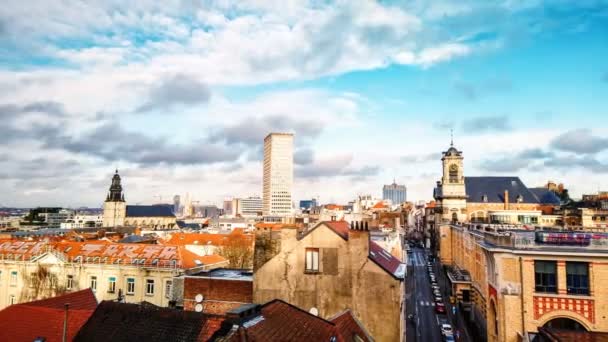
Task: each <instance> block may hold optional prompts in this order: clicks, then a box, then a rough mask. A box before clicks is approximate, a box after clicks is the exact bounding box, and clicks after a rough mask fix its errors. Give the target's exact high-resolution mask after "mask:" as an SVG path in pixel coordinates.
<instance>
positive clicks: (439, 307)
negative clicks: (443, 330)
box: [435, 303, 445, 314]
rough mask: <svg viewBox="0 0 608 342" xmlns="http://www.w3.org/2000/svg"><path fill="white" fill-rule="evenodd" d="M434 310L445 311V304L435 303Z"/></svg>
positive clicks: (439, 312)
mask: <svg viewBox="0 0 608 342" xmlns="http://www.w3.org/2000/svg"><path fill="white" fill-rule="evenodd" d="M435 312H437V313H438V314H444V313H445V305H444V304H443V303H435Z"/></svg>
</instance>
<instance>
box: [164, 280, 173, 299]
mask: <svg viewBox="0 0 608 342" xmlns="http://www.w3.org/2000/svg"><path fill="white" fill-rule="evenodd" d="M172 295H173V281H171V280H167V281H166V282H165V298H171V297H172Z"/></svg>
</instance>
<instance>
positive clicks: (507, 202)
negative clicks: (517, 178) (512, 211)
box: [505, 190, 509, 210]
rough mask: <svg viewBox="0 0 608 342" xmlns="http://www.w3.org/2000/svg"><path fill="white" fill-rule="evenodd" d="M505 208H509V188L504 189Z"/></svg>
mask: <svg viewBox="0 0 608 342" xmlns="http://www.w3.org/2000/svg"><path fill="white" fill-rule="evenodd" d="M505 210H509V190H505Z"/></svg>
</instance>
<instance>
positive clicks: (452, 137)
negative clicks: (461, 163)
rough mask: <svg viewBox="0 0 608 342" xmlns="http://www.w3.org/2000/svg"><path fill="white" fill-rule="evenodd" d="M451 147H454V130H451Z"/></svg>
mask: <svg viewBox="0 0 608 342" xmlns="http://www.w3.org/2000/svg"><path fill="white" fill-rule="evenodd" d="M450 147H454V129H453V128H450Z"/></svg>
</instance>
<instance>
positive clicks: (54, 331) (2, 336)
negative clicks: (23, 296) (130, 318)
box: [0, 289, 97, 342]
mask: <svg viewBox="0 0 608 342" xmlns="http://www.w3.org/2000/svg"><path fill="white" fill-rule="evenodd" d="M66 303H69V304H70V306H69V310H68V334H67V339H68V341H71V340H72V338H73V337H74V336H75V335H76V334H77V332H78V330H80V327H82V326H83V325H84V324H85V323H86V321H87V320H88V319H89V317H90V316H91V314H92V313H93V311H94V310H95V308H96V307H97V300H96V299H95V295H94V294H93V292H92V291H91V290H90V289H86V290H82V291H77V292H72V293H68V294H65V295H63V296H58V297H54V298H49V299H44V300H38V301H34V302H29V303H23V304H16V305H11V306H9V307H7V308H5V309H4V310H2V311H0V341H33V340H34V339H36V338H37V337H44V338H45V339H46V341H49V342H50V341H61V338H62V335H63V322H64V317H65V307H64V305H65V304H66Z"/></svg>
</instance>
